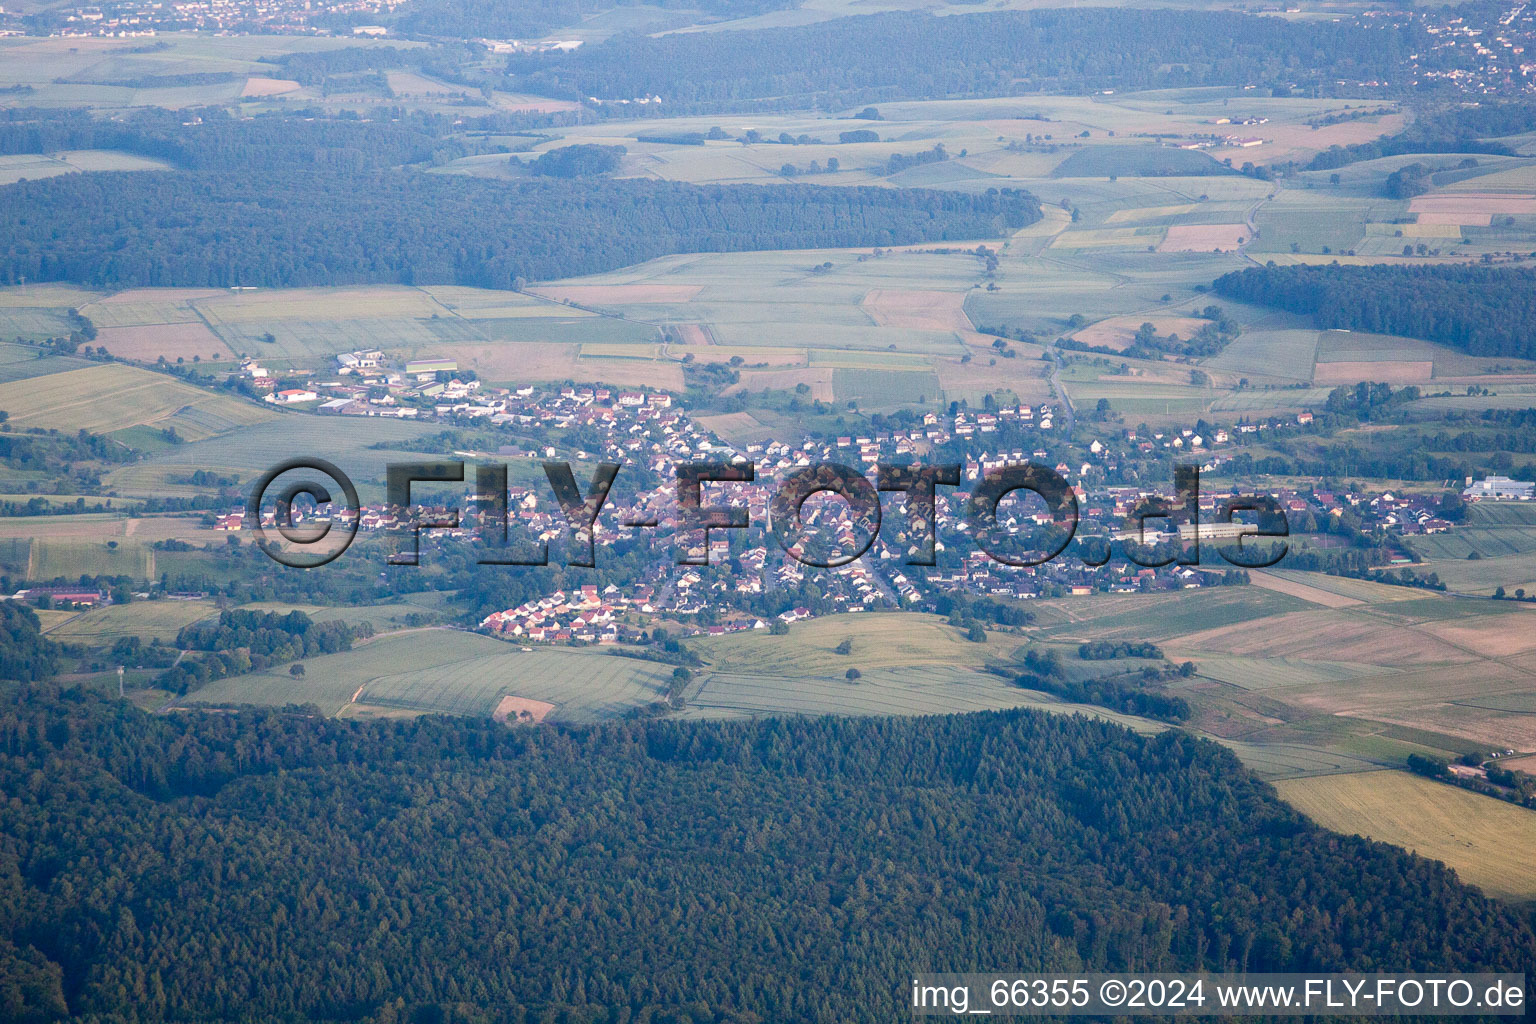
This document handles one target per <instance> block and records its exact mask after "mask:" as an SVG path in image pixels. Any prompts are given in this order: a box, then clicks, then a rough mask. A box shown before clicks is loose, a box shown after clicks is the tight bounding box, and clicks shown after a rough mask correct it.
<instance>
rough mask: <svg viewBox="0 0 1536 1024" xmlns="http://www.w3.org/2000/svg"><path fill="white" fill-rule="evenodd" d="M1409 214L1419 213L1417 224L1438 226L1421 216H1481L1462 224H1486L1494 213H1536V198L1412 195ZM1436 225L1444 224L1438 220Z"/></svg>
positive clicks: (1490, 194) (1491, 194)
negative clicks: (1477, 219) (1479, 219)
mask: <svg viewBox="0 0 1536 1024" xmlns="http://www.w3.org/2000/svg"><path fill="white" fill-rule="evenodd" d="M1408 212H1410V213H1417V214H1420V217H1419V223H1420V224H1431V223H1437V222H1436V221H1426V220H1425V219H1424V217H1423V214H1426V213H1427V214H1432V215H1435V216H1437V217H1440V216H1445V215H1454V216H1467V217H1481V218H1483V219H1482V220H1481V221H1476V220H1463V221H1459V222H1458V223H1462V224H1476V223H1482V224H1487V223H1488V220H1487V218H1488V217H1491V216H1493V215H1494V214H1514V215H1516V216H1518V215H1520V214H1536V196H1520V195H1501V194H1499V193H1497V192H1462V193H1455V194H1447V193H1439V194H1436V195H1429V196H1415V197H1414V198H1413V199H1412V200H1410V201H1409V203H1408ZM1438 223H1444V222H1443V221H1440V222H1438Z"/></svg>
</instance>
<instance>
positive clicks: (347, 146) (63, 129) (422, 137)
mask: <svg viewBox="0 0 1536 1024" xmlns="http://www.w3.org/2000/svg"><path fill="white" fill-rule="evenodd" d="M189 116H191V117H192V118H193V121H192V122H191V123H187V118H188V117H189ZM444 127H445V126H442V125H437V124H434V122H433V119H431V118H420V117H419V118H415V119H414V121H413V122H406V123H399V124H396V123H378V122H374V121H359V120H354V119H346V118H332V117H320V118H310V117H304V116H299V115H295V116H278V115H274V116H265V117H254V118H241V119H236V118H232V117H230V116H229V115H228V114H227V113H226V112H223V111H214V110H202V111H198V112H196V113H193V114H189V113H184V112H181V111H172V110H161V109H158V108H155V109H149V110H142V111H138V112H135V113H134V114H132V115H131V116H128V117H125V118H123V119H121V120H118V119H111V120H103V119H99V118H95V117H92V116H91V115H90V113H89V112H87V111H83V110H35V109H30V108H21V109H14V110H7V111H3V112H0V154H4V155H11V154H16V153H53V152H57V151H59V150H63V149H115V150H122V151H124V152H129V153H137V154H139V155H141V156H148V157H154V158H156V159H159V160H165V161H167V162H169V163H172V164H175V165H176V166H177V167H181V168H183V169H186V170H194V171H216V170H227V171H242V170H243V171H247V172H251V171H268V172H281V173H291V172H293V171H295V170H302V171H306V172H308V171H315V170H331V171H359V170H363V169H365V168H369V169H371V168H387V167H396V166H399V165H401V164H413V163H425V162H428V161H430V160H432V159H433V157H434V156H435V155H438V154H441V155H442V156H444V157H446V158H453V157H458V156H464V155H467V154H468V153H470V152H471V150H470V149H469V148H468V147H467V146H466V145H465V144H464V143H463V142H462V141H459V140H455V139H447V138H443V137H442V134H441V133H442V129H443V128H444Z"/></svg>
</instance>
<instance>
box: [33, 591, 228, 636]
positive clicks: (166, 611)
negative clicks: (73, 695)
mask: <svg viewBox="0 0 1536 1024" xmlns="http://www.w3.org/2000/svg"><path fill="white" fill-rule="evenodd" d="M214 614H217V609H216V608H215V607H214V605H213V602H211V601H133V602H130V603H128V604H112V605H107V606H106V607H104V608H92V609H90V610H89V611H84V612H80V613H79V614H78V615H73V616H70V617H69V618H67V619H65V620H63V621H61V622H58V623H56V624H53V625H50V626H48V627H47V633H48V638H49V639H50V640H58V641H60V642H62V643H82V644H111V643H112V642H113V641H115V640H116V639H117V638H118V637H124V636H138V637H143V638H144V639H145V640H150V639H153V638H159V639H161V640H164V641H167V642H169V641H172V640H175V639H176V634H177V633H178V632H180V631H181V629H182V628H183V627H184V626H190V625H191V624H192V623H194V622H197V621H198V620H200V619H206V618H207V617H208V616H210V615H214Z"/></svg>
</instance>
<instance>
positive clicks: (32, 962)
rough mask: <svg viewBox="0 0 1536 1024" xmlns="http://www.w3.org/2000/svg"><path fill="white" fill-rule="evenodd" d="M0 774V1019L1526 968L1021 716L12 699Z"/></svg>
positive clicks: (873, 1010)
mask: <svg viewBox="0 0 1536 1024" xmlns="http://www.w3.org/2000/svg"><path fill="white" fill-rule="evenodd" d="M0 790H3V791H4V792H5V793H6V794H7V799H6V800H5V801H4V802H3V803H0V879H3V881H4V884H3V885H0V908H3V909H0V963H3V964H4V967H3V970H0V978H3V979H4V980H3V982H0V1005H3V1006H4V1008H5V1013H6V1016H7V1019H10V1020H22V1021H47V1020H51V1019H56V1018H61V1017H65V1016H73V1017H77V1018H79V1017H84V1016H87V1015H95V1014H121V1015H122V1017H121V1018H118V1019H123V1020H157V1021H160V1020H171V1021H177V1020H194V1019H209V1018H220V1019H231V1018H241V1019H250V1020H271V1019H283V1020H290V1021H292V1020H315V1019H333V1020H334V1019H348V1020H369V1021H378V1022H383V1021H399V1020H421V1021H425V1020H449V1019H452V1020H456V1021H481V1020H484V1021H491V1020H505V1021H517V1022H522V1021H536V1020H537V1021H555V1020H564V1021H589V1022H598V1021H601V1022H612V1024H618V1022H620V1021H649V1022H653V1024H661V1022H678V1024H682V1022H690V1024H704V1022H716V1021H719V1022H725V1021H732V1022H743V1024H744V1022H747V1021H763V1020H775V1021H788V1020H795V1021H839V1022H859V1021H889V1020H893V1019H895V1018H896V1017H897V1016H898V1015H900V1014H902V1013H903V1012H904V1011H903V1008H902V1006H901V1005H900V1000H901V993H902V991H903V984H902V981H901V979H903V978H905V977H906V976H907V974H908V972H910V971H911V970H913V969H914V967H915V966H919V965H920V966H921V967H923V968H926V969H932V970H941V971H942V970H974V969H976V968H977V967H978V966H979V965H995V964H1007V965H1009V967H1011V968H1027V969H1041V970H1063V971H1067V970H1080V969H1115V970H1158V969H1163V970H1174V969H1192V968H1197V967H1208V968H1213V969H1218V970H1219V969H1228V970H1240V969H1245V968H1246V969H1251V970H1287V969H1294V970H1300V969H1307V970H1340V969H1343V968H1345V967H1352V968H1357V969H1361V970H1365V971H1371V970H1379V969H1382V968H1384V967H1390V968H1391V969H1393V970H1425V969H1439V970H1470V969H1501V970H1518V969H1519V968H1520V966H1522V965H1524V964H1527V963H1529V962H1530V959H1531V954H1532V952H1533V951H1536V935H1533V934H1532V930H1531V922H1530V920H1529V917H1528V916H1527V914H1526V913H1525V912H1523V911H1520V910H1517V909H1515V908H1512V907H1509V906H1506V905H1502V904H1499V903H1497V902H1495V901H1492V900H1488V899H1485V898H1484V897H1482V896H1480V895H1478V894H1477V893H1476V892H1475V891H1474V890H1472V889H1469V888H1466V887H1464V886H1462V885H1461V884H1459V883H1458V882H1457V881H1456V879H1455V876H1454V875H1453V874H1452V873H1451V872H1450V871H1449V870H1447V869H1446V868H1444V867H1443V866H1441V865H1439V864H1436V863H1433V862H1431V861H1427V860H1422V859H1419V858H1416V857H1414V856H1412V855H1410V854H1408V853H1406V852H1404V851H1403V850H1400V849H1396V848H1394V847H1391V846H1387V845H1384V844H1378V843H1372V842H1369V841H1367V840H1364V839H1359V838H1353V837H1344V836H1339V835H1335V834H1333V833H1329V832H1325V831H1323V830H1322V829H1320V828H1318V827H1316V826H1315V825H1312V824H1311V823H1310V822H1308V821H1307V820H1305V819H1304V818H1302V817H1301V816H1300V815H1298V814H1297V813H1296V812H1294V811H1292V810H1290V809H1289V808H1287V807H1286V806H1285V805H1284V804H1282V803H1280V802H1279V801H1278V800H1277V799H1276V798H1275V796H1274V795H1273V791H1272V790H1270V789H1269V787H1268V786H1267V785H1265V784H1264V783H1263V782H1261V781H1259V780H1258V779H1257V778H1256V777H1255V776H1253V775H1252V774H1250V773H1249V772H1247V771H1246V770H1244V769H1243V767H1242V766H1241V765H1240V764H1239V763H1238V761H1237V760H1236V758H1235V757H1233V755H1232V754H1231V753H1230V752H1228V751H1226V750H1224V749H1222V748H1221V747H1219V746H1217V745H1215V744H1212V743H1208V742H1205V741H1201V740H1197V739H1194V738H1193V737H1190V736H1188V735H1187V734H1184V733H1182V732H1179V731H1170V732H1166V733H1163V734H1160V735H1157V736H1150V737H1148V736H1139V735H1137V734H1135V733H1133V732H1131V731H1129V730H1126V729H1123V728H1121V727H1118V726H1115V725H1111V724H1108V723H1105V722H1100V721H1096V720H1092V719H1088V718H1084V717H1064V716H1055V715H1048V714H1043V713H1037V712H1029V711H1014V712H1003V713H989V714H977V715H956V716H934V717H927V718H916V719H840V718H832V717H828V718H815V719H796V718H780V719H766V720H761V721H751V722H729V723H713V722H711V723H704V722H699V723H685V722H668V721H651V722H635V723H626V724H622V725H610V726H603V727H589V728H583V729H564V728H544V727H541V728H521V729H509V728H507V727H505V726H502V725H499V724H496V723H493V722H490V721H474V720H466V719H448V718H438V717H426V718H422V719H417V720H414V721H408V722H383V723H348V722H338V721H329V720H325V719H321V718H318V717H313V716H303V715H295V714H282V713H277V712H271V711H267V712H242V713H239V714H231V715H195V714H187V715H148V714H144V713H142V712H139V711H137V710H134V709H132V708H130V707H126V706H123V705H120V704H117V703H114V702H109V701H107V700H106V699H104V698H101V697H98V696H94V695H88V694H84V693H81V692H79V691H64V692H59V691H55V690H51V689H49V688H48V687H47V686H46V684H36V685H33V686H29V687H25V688H19V689H17V690H14V691H13V692H11V693H9V694H8V695H7V696H6V697H5V699H4V707H3V709H0ZM743 964H750V965H752V970H750V971H743V970H742V965H743Z"/></svg>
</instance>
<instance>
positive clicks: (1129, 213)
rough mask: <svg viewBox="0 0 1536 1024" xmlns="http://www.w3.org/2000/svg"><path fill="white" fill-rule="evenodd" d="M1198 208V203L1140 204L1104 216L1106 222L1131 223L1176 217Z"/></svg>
mask: <svg viewBox="0 0 1536 1024" xmlns="http://www.w3.org/2000/svg"><path fill="white" fill-rule="evenodd" d="M1198 209H1200V204H1199V203H1181V204H1179V205H1176V206H1141V207H1136V208H1134V209H1130V210H1116V211H1115V212H1114V213H1112V214H1110V215H1109V216H1108V217H1105V218H1104V223H1106V224H1131V223H1135V222H1136V221H1142V220H1161V219H1163V218H1164V217H1178V216H1181V215H1183V214H1186V213H1194V212H1195V211H1196V210H1198Z"/></svg>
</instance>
